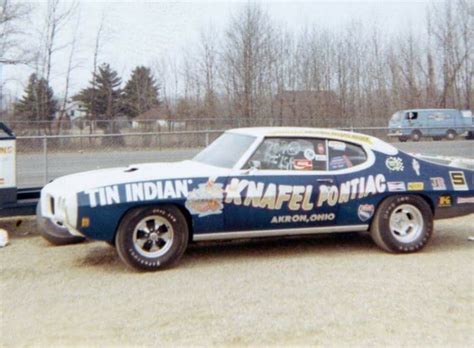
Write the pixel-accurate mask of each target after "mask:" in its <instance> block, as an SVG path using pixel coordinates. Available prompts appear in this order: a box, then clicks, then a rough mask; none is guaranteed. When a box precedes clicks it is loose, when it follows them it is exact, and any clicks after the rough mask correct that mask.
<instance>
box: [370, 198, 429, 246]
mask: <svg viewBox="0 0 474 348" xmlns="http://www.w3.org/2000/svg"><path fill="white" fill-rule="evenodd" d="M370 234H371V236H372V239H373V240H374V242H375V244H377V245H378V246H379V247H380V248H382V249H384V250H385V251H388V252H392V253H410V252H415V251H418V250H421V249H422V248H423V247H425V245H426V244H427V243H428V240H429V239H430V237H431V235H432V234H433V212H432V210H431V207H430V206H429V205H428V203H427V202H426V201H425V200H424V199H423V198H421V197H419V196H413V195H399V196H393V197H389V198H387V199H385V200H384V201H383V202H382V203H381V204H380V205H379V207H378V208H377V212H376V214H375V218H374V220H373V221H372V226H371V229H370Z"/></svg>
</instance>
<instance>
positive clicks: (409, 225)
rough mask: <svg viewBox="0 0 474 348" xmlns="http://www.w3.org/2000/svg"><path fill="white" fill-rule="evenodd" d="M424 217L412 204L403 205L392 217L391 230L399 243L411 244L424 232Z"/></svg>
mask: <svg viewBox="0 0 474 348" xmlns="http://www.w3.org/2000/svg"><path fill="white" fill-rule="evenodd" d="M423 224H424V223H423V215H422V214H421V212H420V210H419V209H418V208H417V207H415V206H413V205H411V204H402V205H400V206H398V207H397V208H395V210H394V211H393V212H392V214H391V215H390V220H389V228H390V232H391V233H392V235H393V236H394V237H395V239H397V240H398V241H399V242H402V243H411V242H413V241H415V240H416V239H417V238H418V237H419V236H420V235H421V233H422V232H423Z"/></svg>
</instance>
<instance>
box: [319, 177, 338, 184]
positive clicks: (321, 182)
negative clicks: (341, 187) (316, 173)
mask: <svg viewBox="0 0 474 348" xmlns="http://www.w3.org/2000/svg"><path fill="white" fill-rule="evenodd" d="M316 181H317V182H318V183H320V184H334V179H330V178H327V179H317V180H316Z"/></svg>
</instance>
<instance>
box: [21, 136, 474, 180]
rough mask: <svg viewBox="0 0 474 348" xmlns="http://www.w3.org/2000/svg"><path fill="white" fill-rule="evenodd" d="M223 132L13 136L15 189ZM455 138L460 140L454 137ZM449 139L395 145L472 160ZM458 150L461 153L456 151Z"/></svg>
mask: <svg viewBox="0 0 474 348" xmlns="http://www.w3.org/2000/svg"><path fill="white" fill-rule="evenodd" d="M339 129H344V130H349V131H355V132H359V133H364V134H368V135H372V136H376V137H378V138H380V139H383V140H387V141H392V142H398V139H397V138H396V137H395V138H393V137H392V138H390V137H388V132H389V129H388V128H384V127H364V128H339ZM224 131H225V130H224V129H207V130H191V131H186V130H181V131H161V132H135V133H124V134H121V133H120V134H82V135H81V134H70V135H39V136H38V135H27V136H18V137H17V183H18V187H36V186H43V185H44V184H45V183H47V182H49V181H50V180H52V179H54V178H57V177H59V176H62V175H66V174H71V173H77V172H80V171H85V170H93V169H100V168H109V167H117V166H128V165H130V164H133V163H145V162H170V161H179V160H184V159H190V158H192V157H193V156H194V155H195V154H196V153H197V152H198V151H199V150H200V149H202V148H204V147H205V146H207V145H208V144H209V143H211V142H212V141H213V140H214V139H216V138H217V137H218V136H219V135H220V134H222V133H223V132H224ZM458 139H459V140H461V139H463V138H461V137H458ZM456 143H459V144H460V145H457V146H456V147H451V146H447V145H448V144H450V143H448V142H447V141H443V142H438V141H436V142H434V141H431V140H430V141H429V142H426V141H423V143H403V144H401V143H400V144H399V145H397V146H399V147H401V148H402V149H404V150H408V151H413V152H424V153H428V154H429V153H431V154H437V153H439V154H444V155H453V156H454V155H458V156H465V157H474V142H472V141H463V142H456ZM459 152H461V153H459Z"/></svg>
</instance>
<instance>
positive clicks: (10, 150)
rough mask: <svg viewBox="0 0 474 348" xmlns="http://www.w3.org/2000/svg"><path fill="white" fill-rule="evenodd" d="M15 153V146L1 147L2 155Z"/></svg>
mask: <svg viewBox="0 0 474 348" xmlns="http://www.w3.org/2000/svg"><path fill="white" fill-rule="evenodd" d="M11 153H13V146H0V155H6V154H11Z"/></svg>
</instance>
